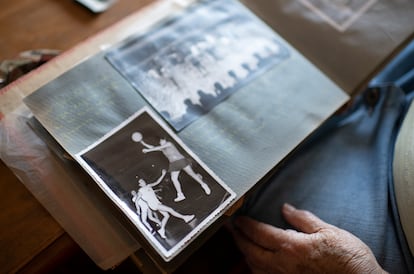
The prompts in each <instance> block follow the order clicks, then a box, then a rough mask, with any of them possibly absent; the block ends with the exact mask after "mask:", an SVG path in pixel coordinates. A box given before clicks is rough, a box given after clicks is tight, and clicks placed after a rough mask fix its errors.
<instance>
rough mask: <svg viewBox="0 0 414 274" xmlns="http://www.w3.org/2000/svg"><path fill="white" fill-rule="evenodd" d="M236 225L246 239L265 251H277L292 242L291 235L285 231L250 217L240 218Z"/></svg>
mask: <svg viewBox="0 0 414 274" xmlns="http://www.w3.org/2000/svg"><path fill="white" fill-rule="evenodd" d="M234 224H235V226H236V228H237V230H238V231H240V232H241V233H242V234H243V235H244V236H245V237H247V238H248V239H249V240H250V241H252V242H254V243H255V244H256V245H258V246H261V247H263V248H264V249H268V250H277V249H278V247H279V246H280V245H281V244H283V243H285V242H286V241H288V240H290V239H289V237H290V235H289V233H287V232H286V231H284V230H283V229H280V228H277V227H274V226H272V225H269V224H265V223H262V222H258V221H256V220H253V219H251V218H249V217H244V216H243V217H238V218H237V219H236V220H235V222H234Z"/></svg>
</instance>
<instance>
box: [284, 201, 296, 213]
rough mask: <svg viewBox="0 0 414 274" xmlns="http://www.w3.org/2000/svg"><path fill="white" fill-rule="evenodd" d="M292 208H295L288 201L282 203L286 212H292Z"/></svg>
mask: <svg viewBox="0 0 414 274" xmlns="http://www.w3.org/2000/svg"><path fill="white" fill-rule="evenodd" d="M294 210H296V208H295V207H294V206H292V205H291V204H289V203H284V204H283V211H284V212H286V213H291V212H293V211H294Z"/></svg>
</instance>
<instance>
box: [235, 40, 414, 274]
mask: <svg viewBox="0 0 414 274" xmlns="http://www.w3.org/2000/svg"><path fill="white" fill-rule="evenodd" d="M409 49H410V50H409V51H408V54H411V53H414V43H412V44H411V48H409ZM396 59H398V58H396ZM409 59H411V60H408V61H407V59H406V58H400V60H399V61H398V62H397V61H396V62H394V63H393V64H390V66H391V68H390V67H388V68H387V69H388V70H384V73H383V74H380V75H378V77H377V78H375V79H374V80H373V82H372V86H373V87H372V88H368V89H367V90H366V91H365V92H364V93H363V94H361V95H360V96H358V97H357V98H356V99H355V101H354V102H353V104H352V106H351V108H350V109H348V110H347V111H346V112H344V113H341V114H337V115H334V116H333V117H331V118H330V119H329V120H328V121H326V122H325V123H324V124H323V125H322V127H320V128H319V129H318V130H317V131H316V132H314V134H312V135H311V136H310V138H309V139H307V140H306V142H305V143H303V144H302V145H301V146H300V147H299V148H298V149H297V150H296V151H295V152H294V153H292V155H291V156H290V157H288V158H287V159H286V161H284V162H283V163H282V164H281V166H279V167H278V169H277V171H276V172H275V174H274V175H273V176H272V177H271V178H270V179H269V180H268V181H267V182H265V183H264V184H263V185H262V186H261V187H260V188H258V189H257V190H255V192H254V193H253V194H252V195H251V196H250V197H249V198H248V199H247V201H246V203H245V205H244V206H243V207H242V209H241V210H240V213H241V214H243V215H248V216H251V217H253V218H254V219H257V220H259V221H262V222H266V223H269V224H272V225H274V226H277V227H282V228H288V227H289V225H288V224H287V223H286V222H285V221H284V220H283V217H282V215H281V206H282V204H283V203H284V202H289V203H291V204H293V205H294V206H296V207H298V208H302V209H307V210H310V211H311V212H313V213H315V214H316V215H317V216H319V217H320V218H321V219H323V220H324V221H326V222H328V223H330V224H333V225H336V226H338V227H340V228H343V229H345V230H347V231H349V232H351V233H353V234H354V235H356V236H357V237H359V238H360V239H361V240H362V241H364V242H365V243H366V244H367V245H368V246H369V247H370V248H371V249H372V251H373V253H374V255H375V256H376V258H377V260H378V262H379V263H380V265H381V266H382V267H383V268H384V269H385V270H387V271H389V272H391V273H414V258H413V255H412V254H411V253H410V250H409V248H408V245H407V242H406V239H405V236H404V233H403V230H402V228H401V224H400V222H399V217H398V211H397V207H396V203H395V196H394V189H393V177H392V160H393V149H394V144H395V139H396V135H397V133H398V130H399V127H400V124H401V122H402V119H403V118H404V115H405V113H406V110H407V107H408V106H409V104H410V103H411V101H412V98H411V97H412V92H410V91H411V90H414V88H413V83H414V76H413V75H414V74H413V73H412V72H413V71H414V70H412V68H414V65H413V62H414V59H413V58H409ZM401 62H403V63H404V64H405V65H406V67H407V69H402V65H401ZM392 66H394V69H392ZM396 68H398V69H399V70H400V72H398V73H396V72H395V69H396ZM410 73H411V76H410ZM407 74H408V76H407ZM374 86H375V87H374ZM413 217H414V216H413Z"/></svg>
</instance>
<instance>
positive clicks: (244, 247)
mask: <svg viewBox="0 0 414 274" xmlns="http://www.w3.org/2000/svg"><path fill="white" fill-rule="evenodd" d="M231 231H232V235H233V239H234V241H235V243H236V245H237V247H238V248H239V250H240V251H241V252H242V253H243V254H244V256H245V259H246V262H247V264H248V265H249V268H250V269H251V270H252V271H253V273H268V270H269V269H271V268H274V264H275V260H277V256H275V253H274V252H273V251H271V250H268V249H266V248H264V247H262V246H259V245H257V244H256V243H254V242H252V241H251V240H250V239H249V238H248V237H246V236H245V235H244V234H243V233H241V232H240V231H238V230H231Z"/></svg>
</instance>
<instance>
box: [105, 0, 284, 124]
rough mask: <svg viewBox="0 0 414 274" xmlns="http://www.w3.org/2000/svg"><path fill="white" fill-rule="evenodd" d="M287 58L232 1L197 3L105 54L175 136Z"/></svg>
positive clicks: (265, 28) (267, 31) (266, 29)
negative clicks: (166, 123)
mask: <svg viewBox="0 0 414 274" xmlns="http://www.w3.org/2000/svg"><path fill="white" fill-rule="evenodd" d="M213 14H214V16H212V15H213ZM288 57H289V51H288V49H287V47H286V46H285V45H284V44H283V43H282V42H281V41H279V40H278V37H277V36H276V35H275V33H274V32H273V30H271V29H270V28H269V27H268V26H266V25H265V24H264V23H263V22H261V21H260V20H259V19H258V18H257V17H255V15H253V14H252V13H251V12H250V11H249V10H247V8H246V7H244V6H242V5H241V4H240V3H238V1H233V0H231V1H229V0H227V1H223V0H220V1H201V3H197V5H196V6H194V7H190V8H188V10H186V11H184V12H183V13H181V14H179V15H177V16H176V17H175V18H173V19H171V20H170V21H168V22H165V23H164V24H162V25H161V26H159V27H157V28H156V29H155V30H153V31H150V32H149V33H147V34H145V35H141V36H135V37H131V38H129V39H127V40H126V41H124V42H122V43H121V44H120V45H119V46H117V47H114V48H112V49H111V50H110V51H109V52H108V53H107V54H106V58H107V59H108V60H109V62H110V63H111V64H112V65H113V66H114V67H115V68H116V69H117V70H118V71H119V72H120V73H121V74H122V75H123V76H124V77H125V78H126V79H127V80H128V81H129V82H130V83H131V85H132V86H134V87H135V88H136V89H137V90H138V91H139V93H140V94H141V95H142V96H143V97H144V99H145V100H146V101H147V102H148V103H149V104H151V106H152V107H153V108H154V109H155V110H156V111H158V112H159V113H160V115H161V116H162V117H163V118H164V119H165V120H166V121H167V122H168V123H169V124H170V125H171V126H172V127H173V128H174V129H175V130H176V131H179V130H181V129H183V128H184V127H186V126H188V125H189V124H190V123H191V122H193V121H194V120H196V119H197V118H199V117H200V116H202V115H204V114H205V113H207V112H209V111H210V110H211V109H212V108H213V107H215V106H216V105H218V104H219V103H220V102H222V101H223V100H225V99H226V98H227V97H228V96H230V95H231V94H233V93H234V92H236V91H237V90H239V89H240V88H241V87H243V86H244V85H247V84H248V83H249V82H251V81H252V80H253V79H255V78H256V77H257V76H259V75H260V74H261V73H264V72H266V71H267V70H269V69H270V68H271V67H272V66H273V65H275V64H278V63H280V62H281V61H283V60H285V59H286V58H288Z"/></svg>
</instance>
